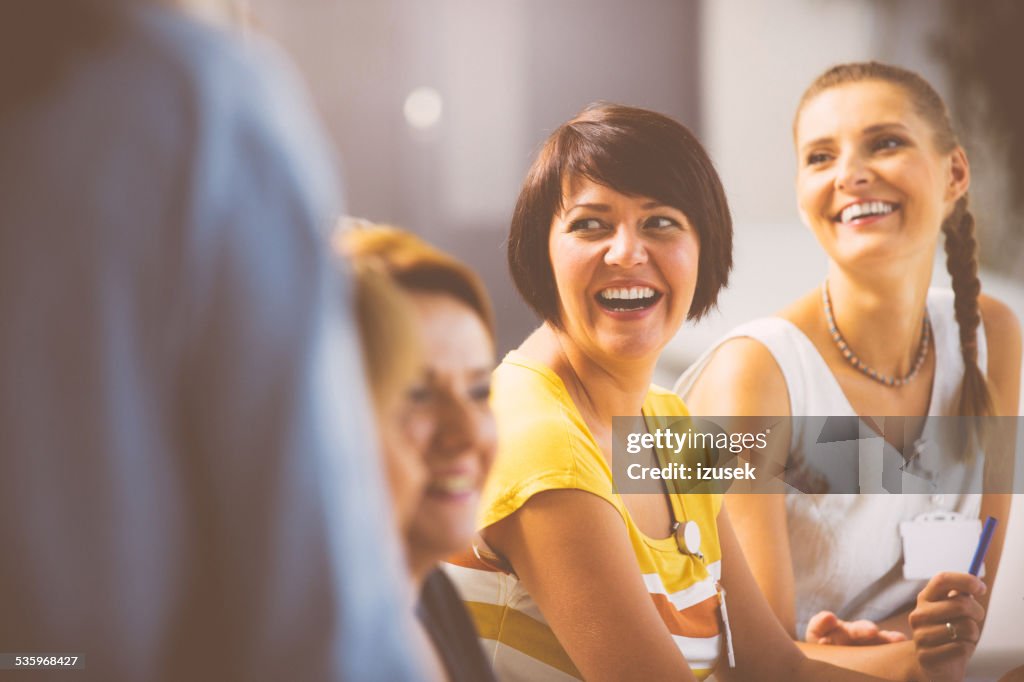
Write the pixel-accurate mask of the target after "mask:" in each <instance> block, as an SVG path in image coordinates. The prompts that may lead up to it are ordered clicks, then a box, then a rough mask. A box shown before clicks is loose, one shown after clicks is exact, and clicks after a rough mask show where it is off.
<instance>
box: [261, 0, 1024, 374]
mask: <svg viewBox="0 0 1024 682" xmlns="http://www.w3.org/2000/svg"><path fill="white" fill-rule="evenodd" d="M958 7H959V9H960V11H961V12H962V11H964V9H963V8H964V7H967V10H966V11H967V12H972V11H973V12H979V13H984V12H994V11H996V9H998V8H999V7H1002V8H1003V9H1002V10H1001V11H1004V12H1010V13H1011V15H1016V16H1019V15H1020V11H1019V10H1014V9H1012V8H1011V7H1010V5H1009V4H1008V3H1007V2H1004V1H1001V0H986V2H976V3H973V5H970V3H968V4H966V5H965V3H964V1H963V0H944V1H939V0H773V1H772V2H755V1H752V0H634V1H632V2H623V1H621V0H503V1H498V0H486V1H477V2H473V1H471V0H432V1H429V2H427V1H424V0H344V1H342V0H251V2H250V3H249V8H250V10H251V13H252V14H253V15H254V18H255V22H256V24H257V25H258V26H259V27H261V30H263V31H265V32H266V33H269V34H270V35H271V36H272V37H274V38H275V39H276V40H278V41H279V42H280V43H282V44H283V46H284V47H285V49H287V50H288V51H289V52H290V53H291V54H292V55H293V57H294V58H295V59H296V61H297V62H298V65H299V68H300V70H301V71H302V72H303V75H304V76H305V77H306V78H307V80H308V81H309V83H310V86H311V88H312V90H313V94H314V97H315V99H316V100H317V102H318V104H319V106H320V109H321V112H322V114H323V116H324V119H325V121H326V124H327V126H328V128H329V131H330V133H331V136H332V138H333V140H334V143H335V144H336V146H337V148H338V151H339V152H340V155H341V158H342V163H343V166H344V174H345V181H346V188H345V189H346V195H347V197H348V207H349V212H350V213H352V214H353V215H357V216H360V217H365V218H369V219H371V220H374V221H383V222H391V223H394V224H397V225H401V226H404V227H407V228H409V229H412V230H413V231H416V232H418V233H420V234H422V235H424V236H426V237H427V238H428V239H430V240H431V241H433V242H435V243H437V244H438V245H440V246H442V247H444V248H447V249H449V250H451V251H453V252H455V253H456V254H458V255H459V256H461V257H462V258H464V259H466V260H467V261H469V262H470V263H471V264H472V265H474V266H475V267H476V268H478V269H479V270H480V271H481V272H482V273H483V275H484V277H485V279H486V281H487V284H488V286H489V288H490V290H491V292H492V294H493V295H494V298H495V300H496V307H497V310H498V319H499V330H498V332H499V344H500V346H501V348H500V349H499V351H500V352H504V351H505V350H507V349H508V348H511V347H514V346H515V345H517V344H518V343H519V341H521V340H522V338H524V337H525V336H526V335H527V334H528V333H529V331H530V330H531V329H532V328H533V327H534V325H535V324H536V320H535V319H534V317H533V316H532V314H531V313H530V312H529V311H528V310H527V309H526V307H525V306H524V305H523V304H522V303H521V302H520V300H519V298H518V296H517V295H516V294H515V292H514V291H513V289H512V286H511V283H510V280H509V278H508V275H507V268H506V265H505V255H504V248H503V243H504V240H505V235H506V231H507V227H508V220H509V216H510V215H511V211H512V207H513V204H514V202H515V198H516V195H517V193H518V190H519V186H520V183H521V182H522V178H523V176H524V174H525V171H526V168H527V167H528V165H529V162H530V160H531V157H532V154H533V153H534V152H535V151H536V149H537V148H538V146H539V145H540V144H541V142H542V141H543V140H544V138H545V137H546V136H547V135H548V134H549V133H550V132H551V130H552V129H553V128H554V127H556V126H557V125H558V124H559V123H561V122H563V121H564V120H566V119H567V118H569V117H570V116H571V115H572V114H574V113H575V112H576V111H578V110H579V109H581V108H582V107H583V106H584V105H586V104H587V103H589V102H592V101H595V100H602V99H603V100H611V101H617V102H622V103H625V104H631V105H637V106H643V107H648V108H652V109H655V110H658V111H661V112H663V113H666V114H668V115H670V116H673V117H675V118H677V119H678V120H680V121H682V122H683V123H685V124H686V125H687V126H689V127H690V128H691V129H693V130H694V132H695V133H696V134H697V135H698V137H700V138H701V139H702V140H703V141H704V142H705V143H706V145H707V147H708V150H709V152H710V153H711V156H712V158H713V159H714V160H715V162H716V164H717V166H718V168H719V170H720V172H721V174H722V178H723V181H724V183H725V187H726V190H727V192H728V195H729V199H730V204H731V206H732V210H733V213H734V216H735V219H736V266H735V269H734V274H733V278H732V284H731V286H730V289H729V290H728V291H726V292H725V294H724V295H723V296H722V298H721V301H720V310H719V311H718V312H717V313H714V314H712V315H711V316H709V318H708V319H707V320H706V321H704V322H702V323H701V324H700V325H697V326H695V327H687V328H684V330H683V331H682V332H681V333H680V334H679V336H678V337H677V339H676V340H675V341H674V342H673V344H672V345H671V347H670V348H669V350H668V352H667V353H666V354H665V357H664V359H663V362H662V364H661V366H660V368H659V376H658V377H657V379H658V380H659V381H660V382H662V383H669V384H671V382H672V381H673V380H674V378H675V376H676V375H677V374H678V372H679V371H680V370H681V369H682V368H684V367H685V366H686V365H687V364H688V363H689V362H692V360H693V359H694V358H695V357H696V356H697V355H698V354H699V352H700V351H701V350H703V349H704V348H705V347H707V346H708V345H709V344H710V343H711V342H712V341H713V340H714V339H715V338H716V337H717V336H718V335H720V334H721V333H724V332H725V331H726V330H727V329H729V328H731V327H732V326H734V325H736V324H738V323H740V322H743V321H745V320H747V319H751V318H753V317H756V316H759V315H764V314H768V313H770V312H772V311H773V310H776V309H778V308H779V307H781V306H782V305H783V304H785V303H786V302H788V301H790V300H792V299H793V298H795V297H796V296H798V295H800V294H801V293H803V292H804V291H806V290H808V289H810V288H813V287H815V286H816V285H817V284H818V283H819V282H820V280H821V278H822V276H823V274H824V271H825V260H824V256H823V255H822V254H821V252H820V250H819V249H818V247H817V245H816V243H815V242H814V240H813V239H812V237H811V236H810V234H809V232H808V231H807V230H806V229H805V228H804V227H803V226H802V225H801V224H800V221H799V218H798V216H797V212H796V202H795V198H794V190H793V178H794V175H795V160H794V156H793V151H792V141H791V123H792V117H793V113H794V108H795V106H796V103H797V101H798V99H799V97H800V94H801V93H802V92H803V89H804V88H805V87H806V86H807V85H808V84H809V83H810V81H811V80H812V79H813V78H814V77H815V76H816V75H817V74H819V73H820V72H821V71H823V70H824V69H825V68H827V67H828V66H830V65H832V64H835V63H838V62H842V61H849V60H863V59H880V60H883V61H889V62H894V63H897V64H900V65H903V66H906V67H909V68H911V69H914V70H916V71H919V72H920V73H922V74H923V75H924V76H925V77H926V78H927V79H928V80H930V81H931V82H932V83H933V84H934V85H935V86H936V87H937V89H938V90H939V91H940V93H941V94H943V96H944V97H945V98H946V99H947V101H948V102H949V103H950V104H951V106H953V108H954V109H955V110H956V111H957V112H960V111H962V110H963V109H964V108H965V102H966V103H967V104H970V103H971V102H973V101H974V100H975V99H977V95H976V93H973V92H971V93H968V92H965V91H964V88H962V87H961V88H958V89H953V88H951V85H950V84H951V82H954V79H953V78H952V77H951V75H950V74H951V71H950V68H949V65H950V60H949V55H951V54H954V53H955V50H954V49H953V48H954V47H955V46H956V42H957V40H958V39H956V38H955V36H957V35H958V32H961V29H962V28H963V26H964V25H965V22H964V21H963V19H962V16H961V17H960V19H958V18H957V14H956V11H957V9H958ZM971 7H973V8H974V9H973V10H972V9H971ZM1008 8H1009V9H1008ZM968 16H973V15H970V14H969V15H968ZM994 23H996V24H998V23H999V22H998V20H994ZM1003 23H1006V22H1003ZM1018 28H1024V26H1019V27H1018ZM951 36H953V38H951ZM1018 42H1019V41H1018ZM976 51H977V50H975V52H976ZM971 54H973V52H972V53H971ZM1007 70H1008V72H1010V73H1012V72H1013V71H1015V70H1016V67H1014V66H1012V65H1008V68H1007ZM959 82H961V83H962V79H961V81H959ZM1016 89H1017V90H1020V88H1019V86H1017V87H1016ZM1021 125H1022V126H1024V124H1021ZM960 128H961V133H963V134H964V135H963V136H964V138H965V140H964V141H965V142H966V144H967V146H968V151H969V154H970V156H971V161H972V168H973V173H974V184H973V186H972V191H971V193H972V197H973V206H974V210H975V213H976V215H977V216H978V219H979V235H980V239H981V240H982V242H983V244H987V245H988V248H987V251H986V253H987V254H988V260H989V261H990V263H991V264H992V265H994V266H998V269H993V268H987V269H986V270H985V272H984V273H983V275H982V282H983V286H984V288H985V290H986V291H988V292H990V293H993V294H995V295H997V296H999V297H1001V298H1003V299H1004V300H1006V301H1008V302H1009V303H1010V305H1011V306H1013V307H1014V309H1015V310H1016V311H1017V314H1018V316H1019V317H1021V318H1024V291H1022V289H1024V259H1022V255H1024V251H1022V250H1021V247H1020V243H1021V241H1022V240H1021V239H1020V236H1019V235H1020V234H1021V229H1020V227H1019V224H1018V223H1019V221H1018V220H1017V219H1016V215H1018V214H1017V213H1016V212H1014V211H1013V209H1012V204H1013V203H1014V200H1018V201H1019V200H1020V199H1021V197H1020V196H1019V194H1020V193H1019V192H1017V191H1016V190H1015V189H1014V187H1015V186H1014V185H1012V184H1011V183H1009V182H1008V180H1007V177H1008V175H1007V172H1006V167H1007V163H1008V162H1007V160H1006V158H1005V155H1004V154H1003V153H1002V152H1003V150H1004V148H1005V147H1006V145H1005V141H1004V140H1002V139H1000V138H998V137H994V136H992V135H991V134H987V133H988V132H989V129H988V127H987V126H986V125H985V122H984V120H975V121H973V125H972V126H967V127H966V128H965V127H964V126H963V125H961V126H960ZM1021 137H1022V138H1024V132H1021ZM992 254H1000V255H1004V256H1005V254H1010V255H1009V256H1005V257H1003V258H1001V259H1000V258H994V257H993V256H992ZM1014 254H1016V255H1015V256H1014ZM935 273H936V281H937V282H938V283H942V282H943V281H948V277H947V276H946V275H945V267H944V264H943V262H942V260H941V255H940V258H939V260H937V262H936V268H935Z"/></svg>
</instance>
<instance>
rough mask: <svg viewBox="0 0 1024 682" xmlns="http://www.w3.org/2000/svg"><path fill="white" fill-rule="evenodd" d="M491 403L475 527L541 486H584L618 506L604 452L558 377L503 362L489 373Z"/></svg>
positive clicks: (515, 507) (497, 518)
mask: <svg viewBox="0 0 1024 682" xmlns="http://www.w3.org/2000/svg"><path fill="white" fill-rule="evenodd" d="M491 408H492V409H493V411H494V416H495V419H496V420H497V423H498V443H499V445H498V454H497V457H496V458H495V461H494V465H493V467H492V469H491V473H490V476H489V477H488V479H487V483H486V485H485V486H484V491H483V497H482V499H481V505H480V515H479V518H478V523H477V525H478V527H479V528H486V527H487V526H490V525H491V524H494V523H497V522H498V521H500V520H502V519H504V518H505V517H507V516H509V515H510V514H512V513H514V512H515V511H517V510H518V509H519V508H520V507H522V506H523V505H524V504H525V503H526V502H527V500H529V499H530V498H531V497H533V496H534V495H536V494H537V493H541V492H544V491H545V490H563V489H576V490H585V491H587V492H590V493H593V494H595V495H598V496H599V497H601V498H603V499H605V500H607V501H608V502H610V503H611V504H613V505H615V506H616V507H618V503H617V501H616V500H615V498H614V497H613V495H612V479H611V471H610V470H609V469H608V465H607V463H606V462H605V460H604V456H603V455H602V454H601V451H600V449H599V448H598V446H597V444H596V443H595V442H594V441H593V439H592V438H591V437H590V431H589V429H587V427H586V424H584V423H583V421H582V418H581V417H580V416H579V412H578V411H577V410H576V408H575V406H574V405H573V404H572V402H571V400H570V398H569V397H568V395H567V394H566V393H565V390H564V387H562V386H561V385H560V383H558V382H555V381H553V380H552V378H551V376H548V375H545V374H543V373H539V372H537V371H536V370H535V369H533V368H530V367H524V366H521V365H516V364H510V363H503V364H502V365H501V366H500V367H499V368H498V369H497V370H496V371H495V373H494V381H493V383H492V386H491Z"/></svg>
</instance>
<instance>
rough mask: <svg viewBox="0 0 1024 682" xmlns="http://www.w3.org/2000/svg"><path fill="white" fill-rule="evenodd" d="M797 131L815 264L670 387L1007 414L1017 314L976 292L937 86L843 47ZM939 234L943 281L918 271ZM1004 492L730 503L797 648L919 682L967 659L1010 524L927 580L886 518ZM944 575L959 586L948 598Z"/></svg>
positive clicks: (1016, 363) (950, 473) (818, 402)
mask: <svg viewBox="0 0 1024 682" xmlns="http://www.w3.org/2000/svg"><path fill="white" fill-rule="evenodd" d="M793 132H794V140H795V145H796V150H797V157H798V159H797V160H798V172H797V179H796V190H797V200H798V203H799V206H800V213H801V217H802V218H803V221H804V222H805V224H806V225H807V226H808V227H809V228H810V229H811V231H812V232H813V233H814V235H815V237H816V238H817V240H818V242H819V243H820V244H821V247H822V249H823V250H824V251H825V254H826V256H827V258H828V276H827V278H826V280H825V282H823V283H822V285H821V286H820V287H819V288H816V289H815V290H813V291H811V292H809V293H808V294H807V295H806V296H804V297H803V298H801V299H799V300H797V301H796V302H794V303H793V304H792V305H790V306H789V307H787V308H785V309H784V310H783V311H782V312H780V313H779V314H778V316H776V317H772V318H764V319H761V320H756V321H754V322H751V323H748V324H746V325H743V326H742V327H740V328H738V329H736V330H734V331H733V332H731V333H730V334H729V335H728V336H727V337H726V339H724V340H723V341H722V342H720V343H719V344H718V345H716V347H715V348H714V349H712V351H710V352H709V353H707V354H706V355H705V356H704V357H703V358H701V359H700V360H699V361H698V362H697V364H696V365H695V366H694V367H693V368H691V369H690V370H689V371H688V372H687V373H686V374H685V375H684V376H683V377H682V378H681V379H680V382H679V383H678V384H677V386H676V389H677V391H678V392H679V393H680V395H682V396H684V397H685V399H686V400H687V402H688V404H689V405H690V406H691V407H692V408H693V409H694V410H695V411H696V412H698V413H699V414H705V415H781V416H787V415H791V416H794V417H800V416H804V415H832V416H851V417H856V416H861V417H887V416H904V417H927V416H943V415H964V416H978V415H1013V414H1016V411H1017V401H1018V396H1019V390H1020V386H1019V377H1020V358H1021V341H1020V325H1019V322H1018V321H1017V319H1016V318H1015V317H1014V315H1013V314H1012V313H1011V312H1010V311H1009V309H1008V308H1007V307H1006V306H1005V305H1003V304H1002V303H1000V302H999V301H996V300H995V299H992V298H990V297H988V296H984V295H979V290H980V283H979V281H978V278H977V275H976V272H977V261H976V256H975V252H976V243H975V236H974V219H973V217H972V215H971V213H970V211H969V210H968V207H967V189H968V187H969V185H970V177H971V176H970V166H969V165H968V162H967V155H966V153H965V152H964V150H963V148H962V147H961V146H960V145H959V143H958V142H957V139H956V136H955V134H954V132H953V129H952V126H951V124H950V119H949V115H948V113H947V111H946V108H945V106H944V105H943V103H942V100H941V99H940V98H939V96H938V95H937V94H936V93H935V91H934V90H933V89H932V88H931V86H930V85H928V83H927V82H925V81H924V80H923V79H922V78H921V77H920V76H918V75H917V74H914V73H911V72H909V71H906V70H904V69H900V68H898V67H894V66H889V65H885V64H879V63H874V62H871V63H858V64H844V65H841V66H837V67H835V68H833V69H830V70H829V71H827V72H825V73H824V74H822V75H821V76H820V77H819V78H818V79H817V80H816V81H815V82H814V83H813V84H812V85H811V86H810V88H808V90H807V92H806V93H805V94H804V96H803V99H802V100H801V102H800V105H799V107H798V109H797V115H796V121H795V123H794V129H793ZM943 237H944V239H945V249H946V255H947V264H948V267H949V271H950V274H951V275H952V284H953V290H952V291H944V290H930V289H929V284H930V282H931V276H932V263H933V261H934V257H935V251H936V248H937V245H938V242H939V240H940V238H943ZM921 421H922V420H920V419H918V420H916V421H914V422H910V421H908V424H916V426H910V427H909V428H911V429H920V428H922V427H921V426H920V424H921ZM801 423H802V422H799V421H797V420H794V421H793V424H794V426H793V432H792V434H791V439H790V442H791V443H792V445H791V448H790V450H791V455H793V456H798V457H799V456H804V455H805V454H806V453H807V452H808V451H809V450H810V448H812V447H813V437H814V435H815V434H811V433H809V432H808V433H805V432H803V431H802V430H801V429H800V425H801ZM874 426H876V428H877V425H874ZM906 440H907V442H909V441H912V440H914V438H913V437H911V438H908V439H906ZM895 445H896V446H897V447H899V448H901V449H902V454H903V455H904V457H905V458H906V459H908V460H910V459H912V458H913V457H914V456H915V452H916V451H914V450H913V449H912V448H904V446H903V442H902V441H901V442H899V443H896V444H895ZM950 456H951V459H950V460H949V461H948V462H945V463H944V464H943V465H942V467H941V469H942V471H941V474H942V475H943V476H945V477H947V478H951V477H958V476H959V477H961V478H962V479H963V480H969V479H971V478H972V477H979V476H980V475H981V472H980V470H977V467H980V466H982V464H981V458H978V457H974V456H973V455H972V453H970V452H960V453H955V454H954V455H950ZM1008 505H1009V499H1008V496H1005V495H994V494H986V495H980V494H969V493H968V492H966V491H965V492H963V493H959V494H941V495H902V496H896V495H862V496H857V495H838V494H832V495H804V494H796V493H794V494H789V495H785V496H783V495H773V496H769V495H764V496H756V495H736V496H732V497H730V499H729V502H728V506H729V508H730V510H731V511H732V513H733V518H734V520H735V523H736V529H737V535H738V537H739V538H740V542H741V543H742V544H743V547H744V552H745V553H746V555H747V557H748V558H749V560H750V563H751V566H752V567H753V569H754V574H755V575H756V576H757V580H758V583H759V584H760V586H761V589H762V590H763V591H764V593H765V594H766V596H767V597H768V601H769V603H771V605H772V607H773V609H774V610H775V613H776V615H777V616H778V618H779V620H780V621H781V622H782V623H783V625H784V626H785V628H786V630H787V632H789V633H790V635H791V636H793V637H796V638H798V639H805V640H806V642H804V643H802V644H801V647H802V648H803V650H804V652H805V653H807V654H808V655H809V656H812V657H815V658H820V659H823V660H828V661H832V662H835V663H838V664H841V665H845V666H849V667H853V668H858V669H862V670H867V671H872V672H875V673H877V674H882V675H886V676H889V677H893V678H897V679H906V678H911V677H914V676H915V675H917V674H919V672H918V671H917V666H918V665H920V666H922V667H923V669H924V671H925V672H926V674H927V676H928V679H929V680H944V679H960V678H961V677H962V675H963V670H964V665H965V664H966V661H967V660H968V658H969V656H970V654H971V653H972V652H973V649H974V645H975V644H976V643H977V640H978V636H979V633H980V629H981V624H982V622H983V620H984V606H985V604H986V602H987V596H986V595H987V594H988V589H989V588H991V585H992V582H993V581H994V580H995V577H996V573H997V570H998V566H999V556H1000V550H1001V547H1002V542H1003V536H1004V533H1005V523H1004V524H1002V525H1001V526H999V528H998V530H997V532H996V536H995V539H994V541H993V543H992V546H991V549H990V551H989V553H988V558H987V560H986V563H985V567H986V573H985V578H984V580H979V579H978V578H975V577H974V576H971V575H966V574H956V573H954V574H949V573H940V574H938V575H936V576H935V577H934V578H933V579H932V580H931V581H930V582H927V583H925V582H923V581H909V580H904V579H903V577H902V570H901V556H902V554H901V548H900V541H899V531H898V528H899V524H900V522H902V521H908V520H911V519H913V518H915V517H917V516H919V515H921V514H923V513H927V512H932V511H945V512H957V513H959V514H962V515H965V516H968V517H975V518H976V517H977V516H978V515H979V513H980V514H981V515H982V517H984V516H986V515H993V516H996V517H997V518H999V519H1001V520H1003V521H1005V520H1006V518H1007V510H1008ZM951 590H956V591H957V592H959V593H960V596H959V597H958V598H956V599H947V594H948V593H949V592H950V591H951ZM904 640H907V641H904ZM837 645H861V646H856V647H854V646H837ZM864 645H878V646H864Z"/></svg>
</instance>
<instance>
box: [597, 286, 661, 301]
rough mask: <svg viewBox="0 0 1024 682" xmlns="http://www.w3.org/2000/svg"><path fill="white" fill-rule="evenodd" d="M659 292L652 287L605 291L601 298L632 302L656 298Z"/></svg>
mask: <svg viewBox="0 0 1024 682" xmlns="http://www.w3.org/2000/svg"><path fill="white" fill-rule="evenodd" d="M656 293H657V292H655V291H654V289H652V288H650V287H630V288H628V289H605V290H604V291H602V292H601V294H600V296H601V298H604V299H608V300H611V299H616V298H617V299H623V300H631V299H637V298H654V295H655V294H656Z"/></svg>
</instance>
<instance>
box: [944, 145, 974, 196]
mask: <svg viewBox="0 0 1024 682" xmlns="http://www.w3.org/2000/svg"><path fill="white" fill-rule="evenodd" d="M949 161H950V164H949V181H948V184H947V185H946V200H947V201H948V202H949V203H950V205H952V204H954V203H956V201H957V199H959V198H960V197H962V196H963V195H964V194H967V188H968V187H970V186H971V164H970V163H968V161H967V153H966V152H964V148H963V147H959V146H958V147H957V148H956V149H954V150H953V152H952V154H951V155H950V158H949Z"/></svg>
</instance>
